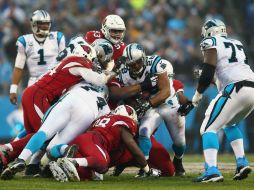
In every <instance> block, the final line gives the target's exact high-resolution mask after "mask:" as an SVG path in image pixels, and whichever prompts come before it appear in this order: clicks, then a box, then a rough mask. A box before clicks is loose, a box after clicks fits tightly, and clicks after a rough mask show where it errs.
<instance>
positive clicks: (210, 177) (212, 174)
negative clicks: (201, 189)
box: [193, 166, 224, 183]
mask: <svg viewBox="0 0 254 190" xmlns="http://www.w3.org/2000/svg"><path fill="white" fill-rule="evenodd" d="M222 181H224V177H223V176H222V175H221V173H220V171H219V169H218V168H217V167H214V166H212V167H208V168H207V169H206V171H205V173H204V174H203V175H202V176H199V177H197V178H196V179H195V180H193V182H199V183H208V182H222Z"/></svg>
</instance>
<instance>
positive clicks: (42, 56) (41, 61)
mask: <svg viewBox="0 0 254 190" xmlns="http://www.w3.org/2000/svg"><path fill="white" fill-rule="evenodd" d="M38 54H39V55H40V61H39V62H38V65H46V61H44V50H43V49H40V50H39V51H38Z"/></svg>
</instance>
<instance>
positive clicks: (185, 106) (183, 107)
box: [177, 101, 194, 116]
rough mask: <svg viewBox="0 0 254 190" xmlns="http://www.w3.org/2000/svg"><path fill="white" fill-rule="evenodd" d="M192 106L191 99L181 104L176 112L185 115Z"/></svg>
mask: <svg viewBox="0 0 254 190" xmlns="http://www.w3.org/2000/svg"><path fill="white" fill-rule="evenodd" d="M193 108H194V106H193V104H192V102H191V101H188V102H187V103H185V104H183V105H181V106H180V107H179V108H178V110H177V112H178V113H179V114H180V115H181V116H186V115H188V113H189V112H190V111H191V110H192V109H193Z"/></svg>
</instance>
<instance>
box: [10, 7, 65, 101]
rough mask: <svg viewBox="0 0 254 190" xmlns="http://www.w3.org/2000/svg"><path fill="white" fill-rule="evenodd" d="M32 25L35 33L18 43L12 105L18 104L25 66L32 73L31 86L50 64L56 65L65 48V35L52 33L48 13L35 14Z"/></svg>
mask: <svg viewBox="0 0 254 190" xmlns="http://www.w3.org/2000/svg"><path fill="white" fill-rule="evenodd" d="M30 23H31V28H32V32H33V33H32V34H27V35H23V36H20V37H19V38H18V40H17V43H16V45H17V47H18V50H17V56H16V61H15V67H14V70H13V75H12V85H11V88H10V101H11V103H12V104H17V89H18V84H19V82H20V81H21V78H22V73H23V69H24V67H25V64H27V66H28V70H29V73H30V78H29V81H28V86H30V85H32V84H34V83H35V81H36V80H37V79H38V78H39V77H40V76H41V75H42V74H44V73H46V72H47V71H48V70H49V65H50V64H52V63H56V57H57V55H58V53H59V52H60V51H62V50H63V49H64V48H65V37H64V35H63V33H61V32H57V31H55V32H50V28H51V18H50V15H49V13H48V12H47V11H44V10H37V11H35V12H33V14H32V17H31V19H30Z"/></svg>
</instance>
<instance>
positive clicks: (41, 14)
mask: <svg viewBox="0 0 254 190" xmlns="http://www.w3.org/2000/svg"><path fill="white" fill-rule="evenodd" d="M30 23H31V27H32V31H33V33H34V35H36V36H38V37H41V38H45V37H47V36H48V34H49V31H50V28H51V18H50V15H49V13H48V12H46V11H44V10H37V11H34V12H33V15H32V17H31V19H30Z"/></svg>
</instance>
